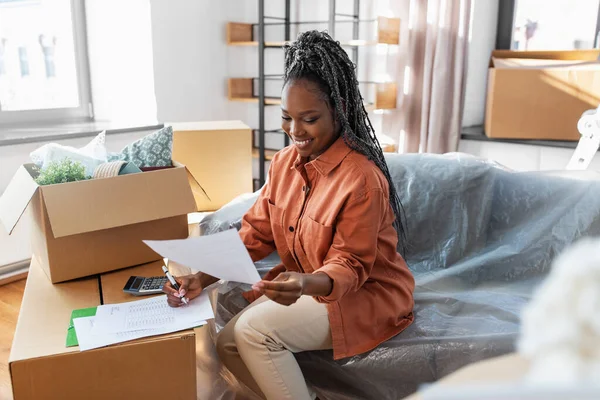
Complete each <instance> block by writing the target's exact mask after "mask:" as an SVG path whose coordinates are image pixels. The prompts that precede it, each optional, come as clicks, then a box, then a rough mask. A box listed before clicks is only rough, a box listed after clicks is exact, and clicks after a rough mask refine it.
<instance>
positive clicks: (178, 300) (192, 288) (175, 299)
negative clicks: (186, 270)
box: [162, 274, 203, 307]
mask: <svg viewBox="0 0 600 400" xmlns="http://www.w3.org/2000/svg"><path fill="white" fill-rule="evenodd" d="M175 281H176V282H177V284H178V285H179V291H177V290H175V289H174V288H173V285H171V282H169V281H167V283H166V284H165V285H164V286H163V288H162V291H163V292H164V293H166V294H167V303H169V305H170V306H171V307H179V306H181V305H183V304H185V303H184V302H183V300H182V298H184V297H185V298H186V299H187V300H192V299H193V298H196V297H198V296H200V293H202V288H203V286H202V278H201V277H200V275H199V274H194V275H185V276H180V277H176V278H175Z"/></svg>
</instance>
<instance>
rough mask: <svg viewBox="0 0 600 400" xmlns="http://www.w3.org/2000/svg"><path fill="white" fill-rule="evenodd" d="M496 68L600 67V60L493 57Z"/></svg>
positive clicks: (577, 68)
mask: <svg viewBox="0 0 600 400" xmlns="http://www.w3.org/2000/svg"><path fill="white" fill-rule="evenodd" d="M492 63H493V65H494V68H496V69H520V70H522V69H552V68H568V69H569V70H574V71H575V70H577V71H578V70H584V69H595V70H597V69H599V68H600V61H581V60H546V59H540V58H492Z"/></svg>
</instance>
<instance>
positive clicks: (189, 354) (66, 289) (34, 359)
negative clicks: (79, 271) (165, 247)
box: [9, 258, 204, 400]
mask: <svg viewBox="0 0 600 400" xmlns="http://www.w3.org/2000/svg"><path fill="white" fill-rule="evenodd" d="M161 265H163V264H162V263H161V262H155V263H152V264H147V265H144V266H141V267H134V268H129V269H126V270H121V271H118V272H115V273H111V274H107V275H103V276H102V277H100V278H98V277H93V278H84V279H80V280H77V281H72V282H66V283H61V284H56V285H53V284H52V283H50V281H49V280H48V278H47V277H46V276H45V274H44V272H43V270H42V265H41V263H40V260H39V259H37V258H34V259H33V260H32V263H31V267H30V271H29V277H28V279H27V284H26V287H25V293H24V296H23V303H22V305H21V312H20V314H19V321H18V323H17V328H16V331H15V336H14V340H13V345H12V349H11V353H10V358H9V368H10V374H11V381H12V386H13V395H14V399H15V400H23V399H27V400H37V399H48V400H50V399H51V400H56V399H61V400H70V399H73V400H80V399H88V400H94V399H98V400H106V399H147V400H150V399H182V400H183V399H185V400H189V399H195V398H196V354H195V349H196V346H195V332H194V330H192V329H188V330H186V331H182V332H176V333H172V334H167V335H161V336H155V337H149V338H143V339H138V340H135V341H131V342H126V343H121V344H118V345H113V346H109V347H104V348H101V349H95V350H89V351H84V352H80V351H79V348H78V347H69V348H67V347H65V339H66V334H67V327H68V326H69V319H70V316H71V311H72V310H73V309H78V308H85V307H93V306H97V305H98V304H100V300H101V299H102V298H103V299H104V303H116V302H123V301H130V300H138V299H139V298H137V297H134V296H130V295H125V294H124V293H122V288H123V286H124V285H125V283H126V281H127V278H128V277H129V276H130V275H142V276H156V275H159V274H161V273H162V271H161V269H160V266H161ZM101 294H102V296H101ZM199 329H204V328H199Z"/></svg>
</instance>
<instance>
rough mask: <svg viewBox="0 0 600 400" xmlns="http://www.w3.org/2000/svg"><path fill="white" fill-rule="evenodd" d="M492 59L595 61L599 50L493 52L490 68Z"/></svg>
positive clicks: (599, 53)
mask: <svg viewBox="0 0 600 400" xmlns="http://www.w3.org/2000/svg"><path fill="white" fill-rule="evenodd" d="M494 58H529V59H543V60H571V61H595V60H598V58H600V50H553V51H519V50H494V51H492V56H491V57H490V68H493V67H494V64H493V59H494Z"/></svg>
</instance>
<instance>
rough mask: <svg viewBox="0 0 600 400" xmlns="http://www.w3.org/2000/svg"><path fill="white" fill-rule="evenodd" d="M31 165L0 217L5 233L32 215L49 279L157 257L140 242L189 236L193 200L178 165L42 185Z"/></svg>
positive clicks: (15, 181)
mask: <svg viewBox="0 0 600 400" xmlns="http://www.w3.org/2000/svg"><path fill="white" fill-rule="evenodd" d="M34 167H35V166H34V164H25V165H23V166H21V167H20V168H19V170H18V171H17V173H16V174H15V176H14V177H13V178H12V181H11V182H10V183H9V185H8V187H7V188H6V190H5V192H4V193H3V195H2V196H1V197H0V220H1V221H2V223H3V224H4V226H5V227H6V229H7V230H8V231H9V233H11V232H12V230H13V229H14V227H15V225H16V224H17V223H18V221H19V219H20V217H21V215H22V214H23V212H24V211H25V210H26V209H28V210H29V212H32V213H33V221H34V226H33V229H32V250H33V254H34V255H35V256H36V257H38V258H39V259H40V262H41V265H42V266H43V268H44V269H45V271H46V274H47V275H48V277H49V278H50V280H51V281H52V282H53V283H57V282H63V281H67V280H70V279H75V278H80V277H83V276H89V275H92V274H98V273H102V272H106V271H112V270H116V269H119V268H125V267H129V266H132V265H139V264H143V263H147V262H150V261H155V260H159V259H161V257H160V256H159V255H158V254H156V253H155V252H153V251H152V250H150V248H149V247H147V246H146V245H145V244H144V243H143V242H142V240H144V239H153V240H161V239H183V238H186V237H187V236H188V226H187V213H188V212H193V211H194V210H195V203H194V198H193V196H192V190H191V189H190V185H189V182H188V173H187V171H186V168H185V167H184V166H181V165H178V166H176V167H174V168H168V169H163V170H158V171H152V172H144V173H138V174H130V175H122V176H117V177H113V178H106V179H92V180H87V181H79V182H71V183H63V184H57V185H48V186H38V185H37V183H35V180H34V179H35V177H36V176H37V172H36V169H35V168H34ZM30 202H31V206H30V207H28V204H29V203H30Z"/></svg>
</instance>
